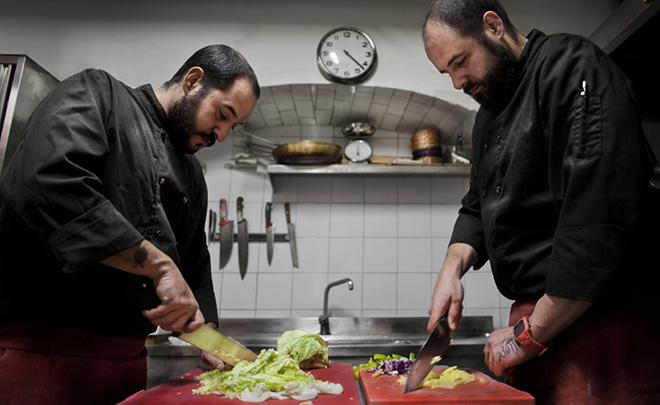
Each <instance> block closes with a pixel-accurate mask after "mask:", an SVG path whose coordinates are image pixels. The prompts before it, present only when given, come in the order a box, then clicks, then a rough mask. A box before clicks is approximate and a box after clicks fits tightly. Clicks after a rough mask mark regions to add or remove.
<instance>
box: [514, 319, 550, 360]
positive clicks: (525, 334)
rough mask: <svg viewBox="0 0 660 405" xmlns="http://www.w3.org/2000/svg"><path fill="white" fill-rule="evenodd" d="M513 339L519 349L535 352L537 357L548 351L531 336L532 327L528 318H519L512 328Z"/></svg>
mask: <svg viewBox="0 0 660 405" xmlns="http://www.w3.org/2000/svg"><path fill="white" fill-rule="evenodd" d="M514 339H515V341H516V343H517V344H518V345H519V346H520V347H522V348H524V349H525V350H528V351H531V352H535V353H536V355H537V356H540V355H542V354H543V353H545V352H546V351H547V350H548V347H547V346H545V345H542V344H541V343H539V342H537V341H536V340H535V339H534V336H532V326H531V324H530V323H529V316H523V317H522V318H520V320H519V321H518V323H517V324H516V326H515V327H514Z"/></svg>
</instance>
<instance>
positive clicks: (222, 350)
mask: <svg viewBox="0 0 660 405" xmlns="http://www.w3.org/2000/svg"><path fill="white" fill-rule="evenodd" d="M175 336H176V337H178V338H179V339H181V340H184V341H186V342H188V343H190V344H191V345H193V346H197V347H199V348H200V349H202V350H204V351H205V352H208V353H210V354H212V355H213V356H215V357H217V358H219V359H220V360H222V361H224V362H225V363H227V364H230V365H232V366H235V365H236V364H238V362H239V361H241V360H247V361H250V362H252V361H255V360H256V359H257V355H256V354H255V353H254V352H253V351H252V350H250V349H248V348H247V347H245V346H243V345H242V344H240V343H238V342H236V341H235V340H233V339H230V338H228V337H227V336H225V335H223V334H222V333H220V332H218V331H216V330H215V329H213V328H211V327H210V326H208V325H203V326H202V327H200V328H199V329H197V330H195V331H194V332H190V333H179V334H175Z"/></svg>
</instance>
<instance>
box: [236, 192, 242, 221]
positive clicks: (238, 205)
mask: <svg viewBox="0 0 660 405" xmlns="http://www.w3.org/2000/svg"><path fill="white" fill-rule="evenodd" d="M236 216H237V218H236V220H238V221H240V220H241V219H243V197H238V198H237V199H236Z"/></svg>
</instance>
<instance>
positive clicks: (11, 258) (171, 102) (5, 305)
mask: <svg viewBox="0 0 660 405" xmlns="http://www.w3.org/2000/svg"><path fill="white" fill-rule="evenodd" d="M259 92H260V89H259V84H258V82H257V78H256V76H255V74H254V72H253V70H252V68H251V67H250V65H249V64H248V62H247V61H246V60H245V58H244V57H243V56H242V55H240V54H239V53H238V52H236V51H235V50H233V49H232V48H230V47H228V46H225V45H211V46H207V47H204V48H202V49H200V50H198V51H197V52H195V53H194V54H193V55H192V56H191V57H190V58H189V59H188V61H186V63H185V64H184V65H183V66H182V67H181V68H180V69H179V71H178V72H177V73H176V74H175V75H174V76H173V77H172V79H171V80H169V81H168V82H167V83H165V84H164V85H163V86H162V87H160V88H158V89H156V90H155V91H154V89H152V87H151V86H150V85H144V86H141V87H138V88H130V87H128V86H126V85H125V84H123V83H121V82H120V81H118V80H117V79H115V78H113V77H112V76H111V75H109V74H108V73H106V72H104V71H100V70H93V69H88V70H85V71H83V72H81V73H79V74H76V75H74V76H72V77H70V78H68V79H66V80H64V81H63V82H62V83H60V84H59V85H58V86H57V87H56V88H55V89H54V90H53V91H52V92H51V93H50V94H49V95H48V96H47V97H46V98H45V99H44V100H43V102H42V103H41V104H40V105H39V106H38V107H37V109H36V110H35V112H34V113H33V115H32V117H31V119H30V121H29V122H28V125H27V128H26V131H25V137H24V139H23V142H22V144H21V146H20V147H19V149H18V151H17V152H16V154H15V155H14V157H13V160H12V162H11V164H10V166H9V167H8V168H7V170H6V172H5V173H4V175H3V179H2V182H1V183H0V198H1V199H2V201H3V203H4V204H3V205H2V208H1V210H0V246H2V248H1V250H0V370H1V371H0V374H1V377H0V403H3V404H104V403H116V402H118V401H121V400H123V399H124V398H126V397H127V396H129V395H131V394H133V393H135V392H136V391H139V390H141V389H144V388H145V385H146V374H147V369H146V350H145V347H144V344H145V337H146V336H147V335H148V334H149V333H151V332H153V331H154V330H155V329H156V326H160V327H161V328H163V329H165V330H169V331H177V332H192V331H193V330H195V329H197V328H199V327H200V326H201V325H202V324H204V323H205V322H206V323H211V324H216V325H217V322H218V317H217V308H216V303H215V296H214V292H213V285H212V281H211V271H210V260H209V253H208V249H207V246H206V236H205V234H204V221H205V213H206V206H207V190H206V183H205V181H204V175H203V173H202V169H201V165H200V163H199V161H198V160H197V159H196V158H195V157H194V156H193V154H194V153H195V152H196V151H198V150H199V149H201V148H203V147H210V146H212V145H213V144H214V143H215V142H216V141H219V142H222V141H223V140H224V139H225V138H226V137H227V134H228V133H229V131H230V130H231V129H232V127H233V126H235V125H237V124H239V123H242V122H244V121H245V120H246V119H247V118H248V116H249V115H250V113H251V112H252V111H253V109H254V107H255V105H256V101H257V99H258V97H259ZM216 327H217V326H216ZM204 360H205V362H208V363H209V364H211V365H213V366H216V367H218V368H223V367H224V364H223V363H222V362H221V361H220V360H218V359H215V358H213V357H212V356H210V355H208V354H204Z"/></svg>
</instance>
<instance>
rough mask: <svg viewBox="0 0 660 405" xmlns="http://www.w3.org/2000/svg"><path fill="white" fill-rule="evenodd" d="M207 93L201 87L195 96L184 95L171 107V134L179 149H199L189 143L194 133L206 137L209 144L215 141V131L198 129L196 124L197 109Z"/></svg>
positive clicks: (194, 150)
mask: <svg viewBox="0 0 660 405" xmlns="http://www.w3.org/2000/svg"><path fill="white" fill-rule="evenodd" d="M207 93H208V91H207V90H204V89H201V90H200V91H199V92H198V93H197V94H195V95H193V96H190V97H186V96H183V97H181V98H180V99H178V100H177V101H175V102H174V104H173V105H172V107H171V108H170V111H169V118H170V124H171V130H170V136H171V137H172V142H173V143H174V145H175V147H176V148H177V149H182V150H183V151H185V152H186V153H190V154H192V153H195V152H197V151H198V150H199V149H198V148H196V147H194V146H193V145H189V140H190V138H191V137H192V136H193V135H199V136H201V137H203V138H205V139H206V140H207V142H208V146H211V145H213V144H214V143H215V136H214V134H213V133H209V134H207V133H204V132H201V131H198V130H197V125H196V117H197V109H198V108H199V104H200V102H201V101H202V98H204V96H205V95H206V94H207Z"/></svg>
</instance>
